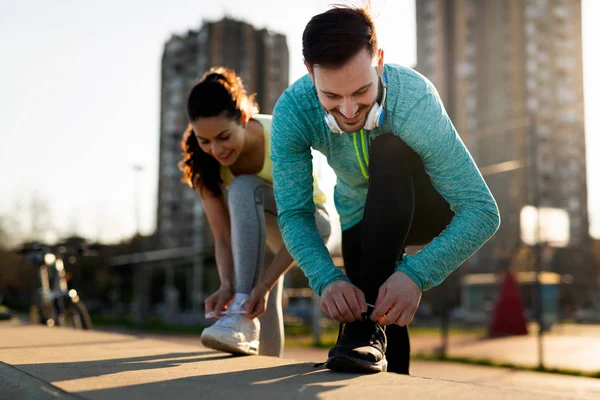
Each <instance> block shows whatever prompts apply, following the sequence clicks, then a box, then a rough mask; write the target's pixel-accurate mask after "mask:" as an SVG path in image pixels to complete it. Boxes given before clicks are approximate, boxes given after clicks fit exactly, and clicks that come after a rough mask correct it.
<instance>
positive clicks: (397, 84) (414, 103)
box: [271, 64, 500, 295]
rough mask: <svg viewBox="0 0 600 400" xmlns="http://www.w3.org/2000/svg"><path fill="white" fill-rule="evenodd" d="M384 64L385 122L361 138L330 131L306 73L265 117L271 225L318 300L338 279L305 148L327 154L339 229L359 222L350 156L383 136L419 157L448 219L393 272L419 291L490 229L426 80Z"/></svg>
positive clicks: (355, 166)
mask: <svg viewBox="0 0 600 400" xmlns="http://www.w3.org/2000/svg"><path fill="white" fill-rule="evenodd" d="M384 68H385V69H384V71H385V75H386V80H387V88H388V91H387V100H386V104H385V106H386V115H385V120H384V122H383V125H382V126H380V127H379V128H377V129H374V130H372V131H369V132H368V138H367V139H365V140H364V141H362V140H360V135H358V134H356V133H344V134H337V133H333V132H331V130H330V129H329V128H328V127H327V124H326V123H325V121H324V116H325V111H324V110H323V108H322V107H321V105H320V103H319V100H318V98H317V92H316V89H315V86H314V85H313V83H312V81H311V80H310V77H309V75H306V76H304V77H302V78H300V79H299V80H298V81H296V82H295V83H294V84H293V85H292V86H290V87H289V88H288V89H287V90H286V91H285V92H284V93H283V94H282V95H281V97H280V98H279V100H278V101H277V104H276V105H275V109H274V111H273V127H272V142H271V160H272V162H273V185H274V191H275V199H276V201H277V208H278V214H279V216H278V221H279V226H280V229H281V233H282V235H283V239H284V242H285V244H286V246H287V248H288V250H289V252H290V254H291V255H292V256H293V257H294V259H295V260H296V262H297V263H298V266H299V267H300V268H301V269H302V270H303V271H304V274H305V275H306V277H307V278H308V281H309V285H310V286H311V288H312V289H313V290H314V291H315V292H316V293H317V294H319V295H320V294H321V292H322V291H323V289H325V287H326V286H327V285H329V284H330V283H331V282H333V281H335V280H340V279H343V280H348V277H347V276H346V275H345V274H344V273H343V272H342V271H341V270H340V269H338V268H337V267H335V266H334V264H333V261H332V260H331V257H330V256H329V252H328V250H327V248H326V247H325V244H324V243H323V239H322V238H321V236H320V235H319V232H318V231H317V228H316V225H315V221H314V217H313V215H314V209H315V205H314V203H313V186H312V185H313V178H312V155H311V147H312V148H314V149H316V150H317V151H319V152H321V153H322V154H323V155H324V156H325V157H326V158H327V161H328V163H329V165H330V166H331V167H332V168H333V170H334V172H335V173H336V175H337V183H336V186H335V191H334V203H335V207H336V209H337V211H338V213H339V215H340V223H341V226H342V230H346V229H348V228H351V227H352V226H354V225H355V224H357V223H358V222H360V221H361V219H362V216H363V209H364V206H365V201H366V198H367V190H368V179H367V178H366V177H365V175H364V174H363V171H362V170H361V168H363V169H364V164H365V161H364V158H363V161H360V156H361V155H364V154H365V152H366V154H368V142H369V141H370V140H372V139H374V138H376V137H377V136H378V135H381V134H383V133H393V134H394V135H397V136H398V137H400V138H401V139H402V140H403V141H404V142H405V143H406V144H407V145H408V146H410V147H411V148H412V149H413V150H414V151H415V152H416V153H417V154H418V155H419V156H420V157H421V160H422V161H423V164H424V166H425V170H426V171H427V173H428V174H429V176H430V177H431V181H432V183H433V185H434V187H435V188H436V189H437V190H438V191H439V193H440V194H441V195H442V196H443V197H444V198H445V199H446V201H448V203H449V204H450V207H451V208H452V210H453V211H454V213H455V216H454V218H453V219H452V221H451V222H450V224H449V225H448V226H447V227H446V229H445V230H444V231H443V232H442V233H441V234H440V235H439V236H438V237H436V238H435V239H433V240H432V241H431V243H429V244H428V245H427V246H426V247H425V248H423V249H422V250H421V251H420V252H418V253H417V254H415V255H406V256H404V257H403V259H402V261H400V262H399V263H398V265H397V267H396V270H397V271H402V272H404V273H406V274H407V275H408V276H409V277H410V278H411V279H412V280H414V281H415V283H416V284H417V285H418V286H419V287H420V288H421V290H428V289H430V288H432V287H434V286H437V285H439V284H440V283H442V281H443V280H444V279H445V278H446V277H447V276H448V275H449V274H450V273H451V272H452V271H454V270H455V269H456V268H458V266H459V265H461V264H462V263H463V262H464V261H466V260H467V259H468V258H469V257H470V256H471V255H473V253H475V251H477V249H479V248H480V247H481V246H482V245H483V244H484V243H485V242H486V241H487V240H488V239H489V238H490V237H491V236H492V235H493V234H494V233H495V232H496V230H497V229H498V227H499V225H500V214H499V212H498V206H497V204H496V201H495V200H494V198H493V196H492V194H491V193H490V190H489V188H488V187H487V185H486V183H485V181H484V180H483V177H482V176H481V174H480V172H479V170H478V169H477V166H476V165H475V162H474V161H473V158H472V157H471V155H470V154H469V151H468V150H467V148H466V147H465V145H464V143H463V142H462V140H461V138H460V137H459V136H458V133H457V132H456V129H455V128H454V126H453V125H452V122H451V121H450V118H449V117H448V114H447V113H446V111H445V109H444V106H443V104H442V101H441V100H440V98H439V95H438V93H437V91H436V89H435V87H434V86H433V84H432V83H431V82H429V81H428V80H427V79H426V78H425V77H423V76H422V75H420V74H419V73H417V72H416V71H414V70H412V69H410V68H406V67H402V66H399V65H391V64H386V65H385V67H384ZM357 135H358V140H357V141H356V142H355V136H357ZM361 164H362V165H361ZM393 184H394V183H393V182H390V185H393Z"/></svg>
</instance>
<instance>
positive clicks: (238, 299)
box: [227, 293, 248, 311]
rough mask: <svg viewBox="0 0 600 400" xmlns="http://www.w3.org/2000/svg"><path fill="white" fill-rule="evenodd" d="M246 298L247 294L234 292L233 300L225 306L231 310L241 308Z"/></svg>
mask: <svg viewBox="0 0 600 400" xmlns="http://www.w3.org/2000/svg"><path fill="white" fill-rule="evenodd" d="M246 300H248V295H247V294H243V293H236V294H235V296H234V298H233V301H232V302H231V304H229V307H227V308H228V309H229V310H231V311H238V310H241V309H242V307H243V306H244V303H245V302H246Z"/></svg>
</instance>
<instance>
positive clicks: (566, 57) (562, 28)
mask: <svg viewBox="0 0 600 400" xmlns="http://www.w3.org/2000/svg"><path fill="white" fill-rule="evenodd" d="M416 10H417V70H418V71H419V72H421V73H422V74H423V75H425V76H426V77H428V78H429V79H430V80H431V81H432V82H433V83H434V84H435V86H436V87H437V89H438V91H439V93H440V96H441V98H442V99H443V101H444V104H445V106H446V110H447V112H448V114H449V115H450V117H451V118H452V121H453V123H454V125H455V126H456V128H457V131H458V132H459V134H460V135H461V137H462V139H463V141H464V142H465V144H466V145H467V147H468V148H469V151H470V152H471V154H472V155H473V157H474V159H475V161H476V162H477V164H478V166H479V168H480V170H481V172H482V175H483V176H484V178H485V180H486V182H487V183H488V185H489V187H490V189H491V191H492V192H493V194H494V196H495V198H496V200H497V202H498V205H499V208H500V214H501V217H502V225H501V227H500V229H499V231H498V233H497V234H496V235H495V236H494V237H493V238H492V239H491V240H490V241H489V242H488V243H487V244H486V245H485V246H484V247H483V248H482V249H481V250H480V251H479V252H478V253H477V254H476V255H475V256H474V258H473V259H472V260H471V263H470V267H471V270H472V271H473V272H489V271H495V270H498V269H500V268H501V267H502V266H505V265H506V264H507V263H509V264H510V263H514V261H515V260H514V258H515V255H516V254H519V250H520V249H521V248H522V247H523V243H522V241H521V221H520V215H521V210H522V208H523V207H524V206H526V205H536V204H539V205H540V206H541V207H552V208H560V209H562V210H565V211H566V212H567V214H568V216H569V223H570V225H569V245H568V247H567V249H565V250H560V251H555V253H554V256H555V257H553V258H554V261H555V262H552V263H551V264H552V267H551V268H552V269H553V270H554V272H558V273H561V274H571V275H574V276H575V277H576V279H577V278H578V279H580V280H581V281H583V282H584V281H585V280H587V281H588V282H589V281H590V278H593V279H594V280H595V275H594V276H592V275H590V274H591V268H592V267H591V264H590V262H589V254H590V250H589V249H590V237H589V222H588V209H587V183H586V164H585V159H586V157H585V132H584V108H583V107H584V105H583V65H582V35H581V1H580V0H494V1H491V0H418V1H417V2H416ZM559 259H560V260H561V261H560V262H559V261H557V260H559ZM584 283H585V282H584Z"/></svg>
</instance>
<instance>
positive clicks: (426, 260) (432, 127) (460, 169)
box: [393, 87, 500, 290]
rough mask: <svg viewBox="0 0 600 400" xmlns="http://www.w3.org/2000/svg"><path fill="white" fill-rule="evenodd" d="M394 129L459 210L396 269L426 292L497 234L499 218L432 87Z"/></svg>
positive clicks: (444, 194)
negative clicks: (427, 243) (442, 227)
mask: <svg viewBox="0 0 600 400" xmlns="http://www.w3.org/2000/svg"><path fill="white" fill-rule="evenodd" d="M393 129H394V132H395V133H397V134H401V135H402V138H403V139H404V140H405V142H406V143H407V144H408V145H409V146H410V147H411V148H413V150H414V151H415V152H416V153H417V154H418V155H419V156H420V157H421V159H422V161H423V164H424V165H425V169H426V171H427V173H428V174H429V176H430V177H431V181H432V183H433V185H434V186H435V188H436V189H437V190H438V191H439V192H440V194H441V195H442V196H443V197H444V198H445V199H446V200H447V201H448V203H449V204H450V207H451V208H452V210H453V211H454V212H455V216H454V218H453V219H452V222H451V223H450V224H449V225H448V227H447V228H446V229H445V230H444V231H443V232H442V233H441V234H440V235H439V236H438V237H437V238H435V239H434V240H433V241H432V242H431V243H430V244H429V245H427V246H426V247H425V248H424V249H423V250H421V251H420V252H419V253H417V254H416V255H414V256H406V257H404V259H403V260H402V261H401V262H400V263H399V264H398V266H397V269H396V270H397V271H402V272H404V273H406V274H407V275H408V276H409V277H410V278H411V279H412V280H414V281H415V282H416V283H417V285H418V286H419V287H420V288H421V290H428V289H430V288H432V287H434V286H437V285H439V284H440V283H441V282H442V281H443V280H444V279H445V278H446V277H447V276H448V275H449V274H450V273H451V272H452V271H454V270H455V269H456V268H457V267H458V266H459V265H461V264H462V263H463V262H464V261H466V260H467V259H468V258H469V257H471V255H473V253H475V252H476V251H477V250H478V249H479V248H480V247H481V246H482V245H483V244H484V243H485V242H486V241H487V240H488V239H489V238H490V237H491V236H492V235H493V234H494V233H495V232H496V230H497V229H498V227H499V225H500V214H499V212H498V206H497V204H496V201H495V200H494V198H493V196H492V194H491V193H490V191H489V189H488V187H487V185H486V183H485V181H484V180H483V177H482V176H481V174H480V172H479V170H478V169H477V166H476V165H475V162H474V161H473V159H472V157H471V155H470V154H469V152H468V150H467V148H466V147H465V145H464V143H463V142H462V140H461V139H460V137H459V136H458V133H457V132H456V129H455V128H454V126H453V125H452V122H451V121H450V118H449V117H448V115H447V114H446V111H445V110H444V107H443V105H442V102H441V100H440V99H439V96H438V95H437V92H436V91H435V89H434V88H433V87H430V88H429V93H428V94H426V95H424V96H423V97H422V98H421V99H420V100H419V101H418V102H417V103H416V104H415V105H414V107H413V108H412V110H411V113H410V114H409V116H408V118H407V119H406V120H405V121H398V122H397V123H396V121H394V123H393Z"/></svg>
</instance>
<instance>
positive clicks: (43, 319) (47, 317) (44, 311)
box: [29, 301, 56, 326]
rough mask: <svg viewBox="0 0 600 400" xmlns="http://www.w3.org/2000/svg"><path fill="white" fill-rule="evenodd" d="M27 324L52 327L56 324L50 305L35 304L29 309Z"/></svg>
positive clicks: (43, 303)
mask: <svg viewBox="0 0 600 400" xmlns="http://www.w3.org/2000/svg"><path fill="white" fill-rule="evenodd" d="M29 322H31V323H32V324H42V325H46V326H54V325H55V324H56V310H55V309H54V307H53V305H52V303H48V302H43V301H41V302H36V303H34V304H32V305H31V306H30V307H29Z"/></svg>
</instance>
